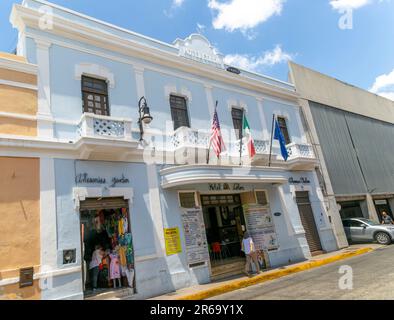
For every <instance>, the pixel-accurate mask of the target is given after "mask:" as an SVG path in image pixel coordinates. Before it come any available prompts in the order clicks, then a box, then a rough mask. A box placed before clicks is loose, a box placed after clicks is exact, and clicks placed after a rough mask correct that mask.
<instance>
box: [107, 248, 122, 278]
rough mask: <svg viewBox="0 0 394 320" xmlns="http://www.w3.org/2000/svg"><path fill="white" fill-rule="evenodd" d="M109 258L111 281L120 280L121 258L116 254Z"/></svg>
mask: <svg viewBox="0 0 394 320" xmlns="http://www.w3.org/2000/svg"><path fill="white" fill-rule="evenodd" d="M109 257H110V258H111V265H110V268H109V277H110V279H111V280H114V279H120V278H121V274H120V265H119V256H118V254H116V253H111V254H110V255H109Z"/></svg>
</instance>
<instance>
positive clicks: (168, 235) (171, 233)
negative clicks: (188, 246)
mask: <svg viewBox="0 0 394 320" xmlns="http://www.w3.org/2000/svg"><path fill="white" fill-rule="evenodd" d="M164 239H165V244H166V254H167V256H171V255H174V254H178V253H181V252H182V245H181V236H180V234H179V228H168V229H164Z"/></svg>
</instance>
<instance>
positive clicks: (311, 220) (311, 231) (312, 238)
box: [296, 191, 322, 253]
mask: <svg viewBox="0 0 394 320" xmlns="http://www.w3.org/2000/svg"><path fill="white" fill-rule="evenodd" d="M296 199H297V205H298V211H299V212H300V217H301V222H302V225H303V227H304V229H305V233H306V234H305V237H306V240H307V242H308V245H309V248H310V250H311V252H312V253H314V252H318V251H322V245H321V242H320V237H319V232H318V231H317V227H316V222H315V217H314V216H313V211H312V206H311V203H310V200H309V192H307V191H306V192H304V191H302V192H301V191H300V192H296Z"/></svg>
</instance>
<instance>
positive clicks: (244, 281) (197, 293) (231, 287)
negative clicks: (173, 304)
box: [150, 244, 382, 300]
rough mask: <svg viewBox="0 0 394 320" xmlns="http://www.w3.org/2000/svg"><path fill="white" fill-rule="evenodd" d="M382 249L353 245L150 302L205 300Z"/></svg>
mask: <svg viewBox="0 0 394 320" xmlns="http://www.w3.org/2000/svg"><path fill="white" fill-rule="evenodd" d="M381 247H382V246H381V245H377V244H368V245H353V246H350V247H348V248H345V249H342V250H339V251H335V252H331V253H326V254H322V255H319V256H315V257H313V258H312V259H311V260H308V261H304V262H301V263H296V264H292V265H289V266H286V267H282V268H276V269H271V270H269V271H265V272H263V273H262V274H260V275H257V276H255V277H252V278H249V277H246V276H238V277H236V278H232V279H227V280H223V281H218V282H214V283H209V284H205V285H197V286H193V287H190V288H185V289H181V290H178V291H176V292H173V293H169V294H166V295H163V296H159V297H155V298H152V299H150V300H204V299H208V298H212V297H215V296H218V295H221V294H224V293H227V292H231V291H235V290H239V289H242V288H246V287H249V286H253V285H256V284H259V283H263V282H266V281H270V280H275V279H278V278H281V277H284V276H287V275H290V274H294V273H298V272H302V271H306V270H309V269H313V268H317V267H321V266H324V265H327V264H330V263H334V262H337V261H340V260H344V259H349V258H351V257H355V256H358V255H362V254H366V253H368V252H371V251H374V250H376V249H379V248H381Z"/></svg>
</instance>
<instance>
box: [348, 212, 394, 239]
mask: <svg viewBox="0 0 394 320" xmlns="http://www.w3.org/2000/svg"><path fill="white" fill-rule="evenodd" d="M342 221H343V226H344V228H345V233H346V236H347V238H348V240H349V242H373V241H376V242H378V243H379V244H384V245H389V244H391V242H392V241H393V239H394V225H381V224H379V223H377V222H374V221H372V220H368V219H364V218H350V219H344V220H342Z"/></svg>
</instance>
